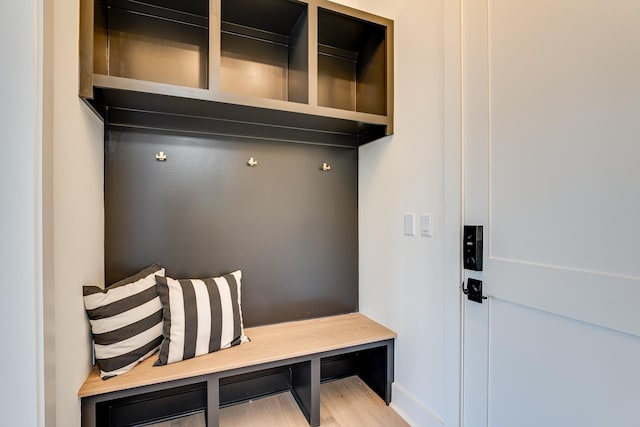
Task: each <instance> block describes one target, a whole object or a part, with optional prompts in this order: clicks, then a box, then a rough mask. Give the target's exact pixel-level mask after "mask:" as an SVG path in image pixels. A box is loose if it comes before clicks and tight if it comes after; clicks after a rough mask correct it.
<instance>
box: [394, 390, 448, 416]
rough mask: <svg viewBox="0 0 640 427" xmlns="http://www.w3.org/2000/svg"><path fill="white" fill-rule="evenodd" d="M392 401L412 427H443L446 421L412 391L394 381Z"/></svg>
mask: <svg viewBox="0 0 640 427" xmlns="http://www.w3.org/2000/svg"><path fill="white" fill-rule="evenodd" d="M391 396H393V397H392V401H391V404H390V405H389V406H391V408H392V409H393V410H394V411H396V412H397V413H398V415H400V416H401V417H402V418H404V420H405V421H406V422H407V423H409V424H410V425H411V427H442V426H444V421H443V420H442V418H440V417H439V416H438V415H436V414H435V413H434V412H433V411H431V410H430V409H429V408H427V407H426V406H424V405H423V404H422V403H420V402H419V401H418V399H416V398H415V397H414V396H413V395H412V394H411V393H409V392H408V391H406V390H405V389H403V388H402V387H401V386H399V385H398V384H396V383H393V392H392V394H391Z"/></svg>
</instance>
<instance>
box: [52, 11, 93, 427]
mask: <svg viewBox="0 0 640 427" xmlns="http://www.w3.org/2000/svg"><path fill="white" fill-rule="evenodd" d="M78 14H79V3H78V0H56V1H55V2H54V4H53V39H54V43H53V46H54V47H53V49H54V52H53V186H52V191H53V198H52V199H53V285H54V286H53V288H54V295H53V301H52V302H51V303H52V304H53V305H54V310H55V325H54V328H53V330H54V335H55V354H54V360H55V372H56V383H55V390H56V393H55V400H56V402H55V417H56V420H57V423H56V425H57V426H58V427H67V426H69V427H70V426H77V425H80V402H79V400H78V398H77V397H76V396H77V393H78V389H79V388H80V385H81V384H82V383H83V382H84V380H85V378H86V376H87V374H88V372H89V369H90V359H91V347H90V341H89V328H88V321H87V319H86V315H85V312H84V306H83V302H82V285H84V284H89V283H93V284H102V282H103V278H104V231H103V228H104V225H103V224H104V205H103V179H104V178H103V177H104V166H103V155H104V154H103V153H104V152H103V146H104V137H103V126H102V123H101V122H100V121H99V120H98V118H97V117H96V116H95V115H94V114H93V113H92V112H91V111H90V110H89V109H88V108H87V106H86V105H84V103H83V102H82V101H81V100H80V98H78V16H79V15H78Z"/></svg>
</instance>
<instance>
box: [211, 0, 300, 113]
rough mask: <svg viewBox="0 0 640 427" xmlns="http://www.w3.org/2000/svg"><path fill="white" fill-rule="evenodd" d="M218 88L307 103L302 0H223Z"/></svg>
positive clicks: (235, 92)
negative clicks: (299, 0) (298, 0)
mask: <svg viewBox="0 0 640 427" xmlns="http://www.w3.org/2000/svg"><path fill="white" fill-rule="evenodd" d="M221 30H222V34H221V36H220V43H221V58H220V61H221V64H220V65H221V69H220V85H221V89H222V90H223V91H225V92H228V93H234V94H239V95H250V96H257V97H261V98H270V99H279V100H284V101H291V102H298V103H307V102H308V99H309V95H308V93H309V83H308V51H309V49H308V18H307V5H306V4H304V3H300V2H297V1H291V0H261V1H257V0H223V1H222V25H221Z"/></svg>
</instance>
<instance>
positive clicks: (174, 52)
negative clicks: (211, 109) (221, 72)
mask: <svg viewBox="0 0 640 427" xmlns="http://www.w3.org/2000/svg"><path fill="white" fill-rule="evenodd" d="M169 4H175V5H174V8H170V7H168V6H169ZM178 6H179V7H180V8H179V9H178V8H177V7H178ZM94 28H95V30H94V55H93V68H94V73H96V74H103V75H108V76H115V77H125V78H130V79H136V80H142V81H150V82H157V83H166V84H172V85H178V86H187V87H194V88H201V89H206V88H208V86H209V77H208V74H209V71H208V64H209V19H208V0H198V1H193V0H191V1H186V2H184V3H183V2H169V1H166V0H165V1H159V0H154V1H145V2H141V1H131V0H109V1H105V0H97V1H96V3H95V17H94Z"/></svg>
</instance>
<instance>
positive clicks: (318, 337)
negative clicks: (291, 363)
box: [78, 313, 396, 398]
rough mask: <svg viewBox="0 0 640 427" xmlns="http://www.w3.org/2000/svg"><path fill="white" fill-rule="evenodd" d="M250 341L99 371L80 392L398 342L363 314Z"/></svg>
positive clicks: (265, 332) (256, 334)
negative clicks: (105, 373)
mask: <svg viewBox="0 0 640 427" xmlns="http://www.w3.org/2000/svg"><path fill="white" fill-rule="evenodd" d="M245 333H246V335H247V336H248V337H249V338H250V339H251V342H249V343H246V344H242V345H240V346H237V347H232V348H229V349H226V350H223V351H219V352H216V353H212V354H208V355H206V356H201V357H197V358H195V359H189V360H185V361H183V362H179V363H173V364H170V365H167V366H162V367H153V363H154V362H155V357H150V358H148V359H147V360H145V361H143V362H142V363H140V364H139V365H138V366H136V367H135V368H134V369H133V370H131V371H130V372H128V373H126V374H124V375H121V376H119V377H115V378H111V379H109V380H107V381H103V380H102V379H101V378H100V375H99V373H98V370H97V368H94V370H93V371H92V372H91V373H90V374H89V377H88V378H87V380H86V381H85V383H84V384H83V385H82V387H81V388H80V391H79V392H78V397H81V398H84V397H89V396H96V395H100V394H104V393H110V392H115V391H121V390H126V389H131V388H135V387H141V386H147V385H151V384H157V383H162V382H168V381H173V380H181V379H185V378H190V377H196V376H202V375H209V374H214V373H220V372H225V371H230V370H233V369H240V368H245V367H248V366H255V365H259V364H265V363H270V362H277V361H282V360H286V359H291V358H296V357H304V356H309V355H312V354H316V353H323V352H329V351H332V350H339V349H344V348H348V347H353V346H358V345H362V344H369V343H374V342H379V341H385V340H389V339H394V338H396V334H395V332H393V331H391V330H389V329H387V328H385V327H384V326H382V325H380V324H378V323H376V322H374V321H373V320H371V319H369V318H367V317H365V316H364V315H362V314H360V313H351V314H345V315H339V316H330V317H323V318H320V319H311V320H302V321H297V322H287V323H280V324H276V325H268V326H259V327H255V328H247V329H246V330H245Z"/></svg>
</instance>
